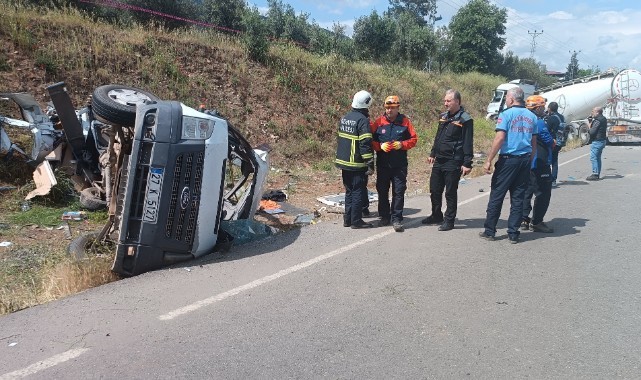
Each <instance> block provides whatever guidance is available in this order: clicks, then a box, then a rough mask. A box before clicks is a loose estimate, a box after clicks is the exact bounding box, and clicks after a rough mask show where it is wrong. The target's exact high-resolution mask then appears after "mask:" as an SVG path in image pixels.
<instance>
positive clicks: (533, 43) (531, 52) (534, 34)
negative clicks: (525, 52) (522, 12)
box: [527, 29, 543, 58]
mask: <svg viewBox="0 0 641 380" xmlns="http://www.w3.org/2000/svg"><path fill="white" fill-rule="evenodd" d="M527 33H528V34H529V35H531V36H532V48H531V49H530V58H534V51H535V50H536V37H537V36H539V35H541V34H543V30H541V31H540V32H537V31H536V29H535V30H534V32H530V31H529V30H528V31H527Z"/></svg>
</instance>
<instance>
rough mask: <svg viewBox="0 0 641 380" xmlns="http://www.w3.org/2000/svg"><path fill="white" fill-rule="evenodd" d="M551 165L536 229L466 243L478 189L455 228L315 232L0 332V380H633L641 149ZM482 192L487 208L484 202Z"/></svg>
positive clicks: (42, 312) (472, 185)
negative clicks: (596, 167)
mask: <svg viewBox="0 0 641 380" xmlns="http://www.w3.org/2000/svg"><path fill="white" fill-rule="evenodd" d="M588 155H589V148H588V147H584V148H580V149H575V150H573V151H571V152H568V153H562V154H561V159H560V161H561V167H560V174H559V179H560V180H562V182H561V184H560V186H559V187H558V188H556V189H554V190H553V194H552V201H551V207H550V210H549V212H548V214H547V217H546V221H547V222H548V224H549V225H550V226H551V227H553V228H554V229H555V232H554V233H552V234H541V233H535V232H523V233H522V234H521V238H522V239H521V242H520V243H519V244H516V245H512V244H509V242H508V240H507V235H506V232H505V219H506V218H507V213H508V209H509V206H508V203H507V202H506V204H505V205H504V208H503V215H502V218H501V220H500V221H499V226H498V227H499V232H498V234H497V236H498V237H499V240H497V241H494V242H487V241H484V240H481V239H480V238H479V237H478V232H479V231H481V227H482V224H483V220H484V217H485V208H486V205H487V195H488V194H489V176H484V177H480V178H474V179H470V180H468V181H467V182H466V183H464V184H462V185H461V187H460V191H459V201H460V206H459V214H458V217H459V220H458V222H457V224H456V228H455V229H454V230H452V231H448V232H439V231H437V227H435V226H423V225H421V224H420V219H421V218H423V217H425V216H426V215H427V214H428V212H429V211H428V210H429V198H428V197H427V196H415V197H411V198H409V199H407V201H406V227H407V230H406V231H405V232H404V233H395V232H393V230H392V229H391V227H386V228H375V229H371V230H351V229H346V228H343V227H342V224H338V223H332V222H323V223H319V224H317V225H313V226H309V227H306V228H303V229H302V230H299V231H291V232H288V233H284V234H280V235H277V236H275V237H273V238H270V239H268V240H265V241H262V242H259V243H255V244H253V245H246V246H240V247H235V248H234V249H233V250H232V252H230V253H229V254H228V255H227V256H225V257H224V258H221V257H214V258H207V259H205V260H201V261H198V262H192V263H189V264H188V265H187V266H182V267H176V268H171V269H166V270H160V271H156V272H153V273H147V274H144V275H141V276H138V277H135V278H130V279H126V280H122V281H119V282H117V283H112V284H108V285H105V286H101V287H99V288H96V289H91V290H88V291H85V292H83V293H81V294H78V295H75V296H72V297H68V298H66V299H63V300H60V301H56V302H51V303H49V304H46V305H42V306H38V307H34V308H31V309H28V310H23V311H20V312H16V313H13V314H11V315H7V316H4V317H0V379H1V380H5V379H14V378H23V377H26V378H33V379H81V378H82V379H94V378H105V379H115V378H119V379H121V378H127V379H150V378H154V379H170V378H171V379H174V378H199V379H202V378H209V379H218V378H225V379H247V378H274V379H276V378H277V379H283V378H341V379H343V378H376V379H388V378H403V379H414V378H417V379H418V378H483V379H485V378H503V379H516V378H526V377H528V378H537V379H538V378H546V379H547V378H557V379H573V378H581V379H586V378H595V379H612V378H641V368H640V367H641V350H640V348H641V259H640V257H639V248H638V245H639V232H638V231H639V229H640V227H641V191H640V190H639V189H640V188H641V165H640V161H641V147H638V146H608V147H606V149H605V151H604V170H603V173H604V174H605V178H604V179H603V180H601V181H598V182H586V181H584V178H585V177H586V176H587V175H588V174H590V163H589V156H588ZM481 190H483V191H481Z"/></svg>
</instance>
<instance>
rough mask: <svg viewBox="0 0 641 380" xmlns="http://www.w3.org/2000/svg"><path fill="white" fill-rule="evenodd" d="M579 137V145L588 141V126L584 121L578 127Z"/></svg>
mask: <svg viewBox="0 0 641 380" xmlns="http://www.w3.org/2000/svg"><path fill="white" fill-rule="evenodd" d="M579 139H581V145H587V144H588V143H589V142H590V128H588V125H587V124H585V123H582V124H581V126H580V127H579Z"/></svg>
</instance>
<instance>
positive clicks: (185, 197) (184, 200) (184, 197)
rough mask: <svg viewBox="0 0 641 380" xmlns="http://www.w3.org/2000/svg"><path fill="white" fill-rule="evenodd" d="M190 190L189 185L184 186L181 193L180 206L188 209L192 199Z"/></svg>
mask: <svg viewBox="0 0 641 380" xmlns="http://www.w3.org/2000/svg"><path fill="white" fill-rule="evenodd" d="M190 198H191V197H190V191H189V188H188V187H187V186H185V187H184V188H183V191H182V192H181V193H180V207H182V209H183V210H184V209H186V208H187V206H189V199H190Z"/></svg>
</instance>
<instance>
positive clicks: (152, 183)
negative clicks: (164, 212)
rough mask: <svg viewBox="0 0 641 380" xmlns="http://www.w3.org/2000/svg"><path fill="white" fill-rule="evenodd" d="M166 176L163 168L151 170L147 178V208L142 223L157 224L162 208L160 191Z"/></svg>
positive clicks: (144, 210)
mask: <svg viewBox="0 0 641 380" xmlns="http://www.w3.org/2000/svg"><path fill="white" fill-rule="evenodd" d="M164 174H165V169H163V168H151V169H150V170H149V177H148V178H147V195H146V196H145V208H144V209H143V212H142V221H143V222H145V223H151V224H156V222H157V221H158V209H159V208H160V190H161V189H162V179H163V177H164Z"/></svg>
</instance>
